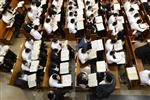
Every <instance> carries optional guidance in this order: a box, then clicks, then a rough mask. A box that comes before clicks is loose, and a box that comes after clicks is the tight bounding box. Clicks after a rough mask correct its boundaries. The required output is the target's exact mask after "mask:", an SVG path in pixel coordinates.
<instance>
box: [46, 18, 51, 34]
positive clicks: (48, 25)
mask: <svg viewBox="0 0 150 100" xmlns="http://www.w3.org/2000/svg"><path fill="white" fill-rule="evenodd" d="M44 29H45V30H46V32H47V33H48V34H51V32H52V25H51V20H50V18H46V21H45V22H44Z"/></svg>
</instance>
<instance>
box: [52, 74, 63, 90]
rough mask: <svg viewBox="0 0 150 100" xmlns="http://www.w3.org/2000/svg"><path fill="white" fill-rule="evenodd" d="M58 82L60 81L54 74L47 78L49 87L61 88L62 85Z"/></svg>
mask: <svg viewBox="0 0 150 100" xmlns="http://www.w3.org/2000/svg"><path fill="white" fill-rule="evenodd" d="M59 81H60V76H59V75H58V74H56V73H54V74H52V75H51V76H50V78H49V86H50V87H55V88H63V84H61V83H59Z"/></svg>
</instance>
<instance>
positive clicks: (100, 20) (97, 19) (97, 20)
mask: <svg viewBox="0 0 150 100" xmlns="http://www.w3.org/2000/svg"><path fill="white" fill-rule="evenodd" d="M95 21H96V23H103V18H102V16H97V17H96V18H95Z"/></svg>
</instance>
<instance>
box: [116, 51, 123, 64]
mask: <svg viewBox="0 0 150 100" xmlns="http://www.w3.org/2000/svg"><path fill="white" fill-rule="evenodd" d="M115 56H116V57H121V58H122V59H121V61H120V62H118V63H117V64H125V63H126V59H125V53H124V52H123V51H122V52H115Z"/></svg>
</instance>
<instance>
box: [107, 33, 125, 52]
mask: <svg viewBox="0 0 150 100" xmlns="http://www.w3.org/2000/svg"><path fill="white" fill-rule="evenodd" d="M115 44H121V45H122V44H123V43H122V40H117V37H116V36H112V38H111V39H108V40H107V41H106V43H105V48H106V51H112V50H113V47H114V45H115ZM114 49H115V48H114Z"/></svg>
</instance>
